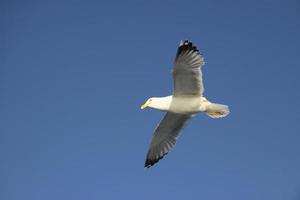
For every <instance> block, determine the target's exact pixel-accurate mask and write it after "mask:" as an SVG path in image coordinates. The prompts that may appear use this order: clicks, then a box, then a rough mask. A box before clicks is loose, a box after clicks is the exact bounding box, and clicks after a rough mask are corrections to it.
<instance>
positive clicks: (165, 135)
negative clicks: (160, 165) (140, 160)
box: [145, 112, 191, 168]
mask: <svg viewBox="0 0 300 200" xmlns="http://www.w3.org/2000/svg"><path fill="white" fill-rule="evenodd" d="M190 118H191V115H184V114H176V113H171V112H167V114H166V115H165V116H164V118H163V119H162V121H161V122H160V124H159V125H158V127H157V128H156V129H155V132H154V135H153V138H152V141H151V144H150V147H149V150H148V154H147V158H146V162H145V167H147V168H149V167H151V166H152V165H154V164H155V163H157V162H158V161H159V160H160V159H162V158H163V157H164V156H165V155H166V154H167V153H168V152H169V151H170V150H171V149H172V148H173V147H174V145H175V143H176V140H177V138H178V136H179V134H180V131H181V130H182V128H183V127H184V125H185V124H186V122H187V121H188V120H189V119H190Z"/></svg>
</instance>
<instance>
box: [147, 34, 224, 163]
mask: <svg viewBox="0 0 300 200" xmlns="http://www.w3.org/2000/svg"><path fill="white" fill-rule="evenodd" d="M203 65H204V61H203V57H202V55H201V54H200V52H199V50H198V49H197V47H195V46H193V44H192V43H191V42H189V41H187V40H186V41H184V42H183V41H181V42H180V45H179V47H178V50H177V53H176V57H175V63H174V66H173V70H172V74H173V81H174V90H173V96H168V97H162V98H150V99H148V101H147V102H146V103H145V104H144V105H142V107H141V108H142V109H144V108H146V107H152V108H154V109H158V110H163V111H166V114H165V116H164V117H163V119H162V120H161V122H160V123H159V125H158V126H157V128H156V129H155V131H154V134H153V137H152V141H151V143H150V147H149V150H148V153H147V157H146V161H145V168H149V167H151V166H153V165H154V164H155V163H157V162H158V161H159V160H160V159H162V158H163V157H164V156H165V155H166V154H168V153H169V151H170V150H171V149H172V148H173V147H174V146H175V144H176V141H177V139H178V137H179V135H180V132H181V131H182V129H183V128H184V126H185V125H186V124H187V122H188V121H189V120H190V119H191V118H192V116H193V115H194V114H195V113H197V112H205V113H206V114H207V115H208V116H210V117H214V118H216V117H224V116H226V115H227V114H228V113H229V110H228V107H227V106H226V105H221V104H213V103H210V102H209V101H207V100H206V98H204V97H202V94H203V91H204V87H203V81H202V72H201V67H202V66H203ZM170 97H171V99H173V100H170ZM174 99H175V100H174ZM204 105H205V109H206V110H204V109H203V108H204V107H203V106H204Z"/></svg>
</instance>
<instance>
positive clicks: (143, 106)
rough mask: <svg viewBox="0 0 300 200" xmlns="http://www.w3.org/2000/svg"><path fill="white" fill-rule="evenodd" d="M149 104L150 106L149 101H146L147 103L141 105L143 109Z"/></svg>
mask: <svg viewBox="0 0 300 200" xmlns="http://www.w3.org/2000/svg"><path fill="white" fill-rule="evenodd" d="M148 106H149V103H148V102H146V103H145V104H143V105H141V109H145V108H147V107H148Z"/></svg>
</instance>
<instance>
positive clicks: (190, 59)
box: [173, 40, 204, 96]
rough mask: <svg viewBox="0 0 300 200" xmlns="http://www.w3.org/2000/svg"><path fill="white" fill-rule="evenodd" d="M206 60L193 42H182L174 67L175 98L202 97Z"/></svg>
mask: <svg viewBox="0 0 300 200" xmlns="http://www.w3.org/2000/svg"><path fill="white" fill-rule="evenodd" d="M203 65H204V60H203V57H202V55H201V54H200V52H199V50H198V49H197V47H195V46H193V43H192V42H189V41H188V40H186V41H184V42H183V41H181V42H180V45H179V47H178V50H177V54H176V58H175V64H174V67H173V79H174V96H185V95H188V96H202V94H203V92H204V88H203V82H202V72H201V67H202V66H203Z"/></svg>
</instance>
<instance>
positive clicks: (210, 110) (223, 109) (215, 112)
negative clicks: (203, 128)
mask: <svg viewBox="0 0 300 200" xmlns="http://www.w3.org/2000/svg"><path fill="white" fill-rule="evenodd" d="M205 113H206V114H207V115H208V116H210V117H212V118H220V117H226V116H227V115H228V114H229V113H230V111H229V108H228V106H227V105H223V104H217V103H211V104H210V105H208V106H207V109H206V111H205Z"/></svg>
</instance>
